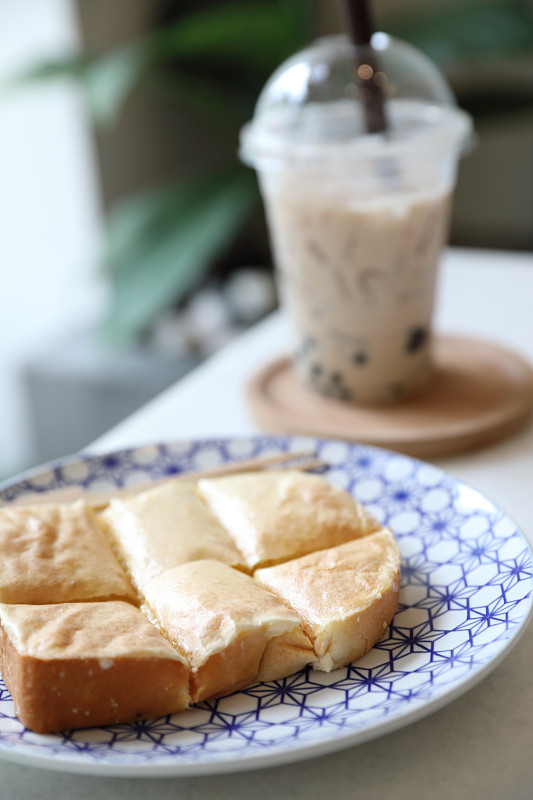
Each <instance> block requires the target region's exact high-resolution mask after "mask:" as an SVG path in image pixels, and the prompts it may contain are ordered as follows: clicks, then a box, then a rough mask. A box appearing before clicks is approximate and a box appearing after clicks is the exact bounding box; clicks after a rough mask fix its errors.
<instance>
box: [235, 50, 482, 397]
mask: <svg viewBox="0 0 533 800" xmlns="http://www.w3.org/2000/svg"><path fill="white" fill-rule="evenodd" d="M369 70H370V73H369ZM369 74H370V79H371V80H373V81H374V84H375V85H376V86H378V87H379V90H380V92H381V93H382V97H383V99H384V111H385V117H386V120H387V129H386V131H385V132H383V133H368V132H367V121H366V116H365V115H366V113H367V107H366V105H365V102H364V86H363V85H362V81H361V78H360V76H361V75H364V76H365V79H368V77H369ZM471 136H472V134H471V120H470V117H469V116H468V115H467V114H466V113H465V112H463V111H461V110H460V109H458V108H457V106H456V104H455V101H454V98H453V95H452V93H451V91H450V89H449V87H448V85H447V84H446V82H445V81H444V79H443V78H442V76H441V75H440V73H439V72H438V71H437V70H436V68H435V67H434V66H433V64H432V63H431V62H430V61H428V59H427V58H425V56H423V55H422V54H421V53H419V52H418V51H417V50H415V49H414V48H412V47H411V46H409V45H407V44H405V43H402V42H399V41H397V40H394V39H391V38H390V37H388V36H386V35H384V34H375V35H374V37H373V39H372V44H371V48H360V47H357V48H356V47H354V46H353V45H352V44H351V43H350V42H349V41H348V40H347V39H346V38H344V37H332V38H327V39H322V40H319V41H318V42H316V43H315V44H313V45H311V47H309V48H308V49H307V50H304V51H302V52H301V53H299V54H297V55H295V56H294V57H293V58H291V59H289V60H288V61H287V62H286V63H285V64H283V65H282V66H281V67H280V68H279V70H277V71H276V72H275V73H274V75H273V76H272V77H271V79H270V80H269V81H268V83H267V84H266V86H265V88H264V90H263V91H262V93H261V95H260V97H259V100H258V103H257V106H256V110H255V114H254V118H253V120H252V121H251V122H250V123H249V124H248V125H246V126H245V127H244V128H243V130H242V131H241V158H242V159H243V160H244V161H245V162H246V163H248V164H249V165H251V166H253V167H255V168H256V169H257V172H258V176H259V182H260V187H261V191H262V195H263V198H264V203H265V210H266V215H267V220H268V224H269V231H270V237H271V243H272V252H273V257H274V261H275V264H276V274H277V278H278V288H279V293H280V300H281V303H282V305H283V306H284V308H285V310H286V312H287V314H288V317H289V320H290V323H291V326H292V330H293V337H294V342H293V360H294V364H295V367H296V369H297V371H298V372H299V374H300V375H301V377H302V379H303V381H304V382H305V383H306V385H307V386H308V387H309V388H310V389H312V390H313V391H316V392H319V393H321V394H324V395H328V396H331V397H335V398H337V399H340V400H345V401H348V402H354V403H382V402H392V401H397V400H399V399H401V398H403V397H405V396H407V395H410V394H412V393H414V392H418V391H421V390H423V389H424V388H425V387H426V386H427V385H428V383H429V382H430V380H431V377H432V374H433V362H432V317H433V309H434V300H435V287H436V280H437V265H438V260H439V255H440V253H441V251H442V248H443V245H444V244H445V243H446V240H447V235H448V220H449V212H450V203H451V195H452V192H453V189H454V186H455V180H456V171H457V162H458V158H459V155H460V154H461V152H462V151H463V150H464V148H465V146H466V145H467V144H468V142H469V141H470V140H471Z"/></svg>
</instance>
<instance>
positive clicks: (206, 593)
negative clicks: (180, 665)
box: [144, 560, 313, 702]
mask: <svg viewBox="0 0 533 800" xmlns="http://www.w3.org/2000/svg"><path fill="white" fill-rule="evenodd" d="M144 596H145V600H146V603H147V605H148V606H149V608H150V609H151V612H152V614H153V616H154V617H155V618H156V619H157V620H158V621H159V624H160V625H161V628H162V630H163V631H164V632H165V635H166V636H167V637H168V639H169V640H170V641H171V642H172V643H173V644H174V645H175V646H176V647H177V648H178V649H179V651H180V652H181V653H183V654H184V656H185V658H186V659H187V661H188V663H189V665H190V668H191V671H192V674H193V676H194V675H195V674H196V673H198V672H200V673H201V683H202V694H201V695H200V696H199V695H198V694H197V693H196V692H195V691H194V689H193V690H192V691H191V694H192V697H193V702H197V701H198V699H203V697H207V696H209V695H208V694H205V692H206V691H211V693H213V692H214V693H215V694H219V693H222V692H223V693H227V692H228V691H234V689H235V688H236V687H237V686H244V685H246V684H247V683H251V682H253V681H254V680H257V679H258V675H259V673H260V666H261V661H262V658H263V655H264V652H265V649H266V647H267V644H269V643H270V642H271V641H276V642H277V647H278V649H279V650H282V651H283V649H284V642H285V639H287V641H288V645H289V646H288V652H287V653H286V654H285V657H284V659H283V660H282V662H280V664H281V666H280V672H282V673H283V675H282V674H279V675H278V676H277V677H284V676H285V675H290V674H292V673H293V672H295V671H296V670H297V669H299V668H300V665H301V664H302V661H304V662H305V663H309V661H310V660H311V659H312V658H313V650H312V647H311V644H310V642H309V640H308V639H307V637H306V636H305V634H304V633H303V630H302V627H301V622H300V618H299V616H298V615H297V614H296V613H295V612H294V611H293V610H292V609H290V608H288V607H287V606H286V605H285V604H284V603H282V602H281V601H280V600H279V599H278V598H277V597H276V596H275V595H274V594H272V593H271V592H269V591H268V590H266V589H265V588H264V587H262V586H261V585H260V584H259V583H257V582H256V581H254V580H253V579H252V578H251V577H249V576H248V575H245V574H243V573H241V572H238V571H237V570H234V569H232V568H231V567H228V566H227V565H226V564H221V563H220V562H217V561H209V560H206V561H195V562H194V563H191V564H185V565H183V566H181V567H176V568H174V569H172V570H169V571H168V572H165V573H164V574H163V575H161V576H159V578H156V579H154V580H153V581H151V582H150V583H149V584H147V585H146V586H145V592H144ZM295 637H296V638H297V641H298V643H299V647H300V650H299V651H298V653H297V656H298V658H297V660H295V659H294V658H291V653H292V652H293V651H294V641H295ZM305 649H306V651H307V653H306V657H304V656H303V651H304V650H305ZM295 663H296V666H295ZM285 670H289V671H288V672H287V671H285ZM195 680H196V679H195ZM206 687H210V688H209V689H207V688H206ZM214 687H216V688H214ZM224 687H226V688H224Z"/></svg>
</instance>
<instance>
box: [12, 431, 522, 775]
mask: <svg viewBox="0 0 533 800" xmlns="http://www.w3.org/2000/svg"><path fill="white" fill-rule="evenodd" d="M309 445H311V446H313V447H315V449H316V450H317V452H318V454H319V455H320V456H321V457H322V458H323V459H324V460H325V461H326V462H327V463H328V464H330V468H329V470H328V471H327V473H326V475H327V477H328V479H329V480H330V481H331V482H332V483H334V484H336V485H339V486H342V487H344V488H346V489H348V490H349V491H352V492H353V493H354V494H355V495H356V496H357V497H358V498H359V499H360V500H361V501H362V502H364V503H365V504H366V505H367V506H368V507H369V509H370V510H371V511H372V512H373V513H374V514H375V515H376V516H378V518H379V519H380V520H381V521H382V522H383V524H386V525H389V526H390V527H391V528H392V529H393V530H394V532H395V534H396V536H397V539H398V541H399V545H400V548H401V551H402V561H403V563H402V591H401V596H400V606H399V609H398V613H397V614H396V616H395V618H394V620H393V624H392V626H391V628H390V631H389V634H388V635H387V638H384V639H383V640H382V641H381V642H379V644H377V645H376V647H374V649H373V650H372V651H371V652H370V653H368V654H367V655H366V656H365V657H364V658H362V659H361V660H360V661H358V662H357V663H355V664H352V665H350V666H348V667H346V668H344V669H341V670H337V671H335V672H332V673H330V674H325V673H319V672H313V671H311V670H308V671H306V672H301V673H298V674H296V675H293V676H291V677H290V678H287V679H285V680H283V681H273V682H271V683H258V684H254V685H253V686H250V687H249V688H248V689H246V690H244V691H241V692H237V693H236V694H233V695H231V696H230V697H225V698H222V699H218V700H212V701H210V702H207V703H202V704H201V705H200V706H198V707H195V708H193V709H190V710H189V711H186V712H184V713H182V714H178V715H174V716H171V717H164V718H160V719H155V720H149V721H147V722H142V723H138V724H132V725H113V726H109V727H105V728H94V729H90V730H77V731H69V732H66V733H64V734H57V735H47V736H43V735H38V734H34V733H31V732H29V731H27V730H25V729H24V728H23V727H22V725H21V724H20V723H19V722H18V720H17V719H16V717H15V716H14V712H13V704H12V701H11V698H10V696H9V694H8V692H7V691H6V689H5V688H4V686H3V684H0V756H2V757H4V758H7V759H11V760H13V761H18V762H23V763H26V764H31V765H35V766H39V767H47V768H50V769H57V770H63V771H71V772H84V773H90V774H93V775H94V774H106V775H126V776H132V775H142V776H146V777H148V776H163V775H195V774H202V775H205V774H207V773H216V772H231V771H237V770H243V769H251V768H255V767H266V766H272V765H275V764H280V763H286V762H290V761H296V760H298V759H303V758H309V757H311V756H314V755H323V754H325V753H328V752H332V751H334V750H338V749H340V748H343V747H348V746H350V745H354V744H357V743H359V742H363V741H366V740H369V739H371V738H374V737H377V736H380V735H383V734H385V733H389V732H391V731H393V730H395V729H397V728H399V727H401V726H404V725H406V724H408V723H410V722H413V721H415V720H417V719H419V718H421V717H423V716H425V715H426V714H429V713H430V712H433V711H435V710H436V709H438V708H440V707H441V706H443V705H444V704H446V703H448V702H450V701H451V700H452V699H454V698H456V697H458V696H459V695H460V694H462V693H463V692H465V691H466V690H467V689H469V688H471V687H472V686H473V685H474V684H476V683H477V682H478V681H480V680H481V679H482V678H483V677H485V675H487V674H488V672H489V671H491V670H492V669H493V668H494V667H495V666H496V665H497V664H498V663H499V662H500V661H501V660H502V658H503V657H504V656H505V655H507V653H508V652H509V649H510V646H511V645H513V644H515V643H516V641H517V639H518V637H519V635H520V633H521V632H522V631H523V630H524V628H525V626H526V623H527V621H528V619H529V616H530V612H531V590H532V556H531V552H530V549H529V547H528V544H527V542H526V539H525V537H524V536H523V534H522V533H521V532H520V531H519V530H518V529H517V527H516V525H515V524H514V523H513V522H512V521H511V520H510V519H509V518H508V517H507V516H506V515H505V514H504V513H503V512H502V511H501V510H500V509H498V508H497V507H496V506H494V504H493V503H491V501H490V500H488V499H487V498H486V497H484V496H482V495H481V494H479V492H477V491H475V490H473V489H471V488H470V487H469V486H466V485H465V484H463V483H460V482H458V481H457V480H455V479H454V478H452V477H450V476H449V475H446V474H445V473H443V472H442V471H440V470H438V469H436V468H435V467H433V466H430V465H429V464H425V463H423V462H420V461H416V460H414V459H412V458H408V457H407V456H403V455H399V454H397V453H391V452H388V451H385V450H379V449H376V448H372V447H368V446H361V445H354V444H346V443H342V442H334V441H317V440H313V439H308V438H305V439H303V438H288V437H266V436H261V437H254V438H250V439H236V440H226V439H225V440H214V441H199V442H184V443H173V444H164V445H156V446H149V447H142V448H138V449H135V450H124V451H121V452H119V453H113V454H110V455H104V456H95V457H86V456H82V457H79V458H75V459H66V460H63V461H59V462H55V463H53V464H51V465H48V466H47V467H43V468H40V469H39V470H36V471H33V472H31V473H28V474H26V475H25V476H21V477H20V478H19V479H17V480H16V481H14V482H11V483H10V484H3V485H2V486H0V502H1V501H3V502H9V501H11V500H14V499H19V500H20V499H21V498H23V497H24V496H26V495H28V496H31V495H34V494H36V493H38V494H39V495H41V496H42V494H43V493H46V492H49V491H55V490H58V489H64V488H65V487H79V488H82V489H93V490H100V489H104V490H107V489H110V488H111V489H112V488H114V487H117V486H123V485H128V484H135V483H145V482H146V481H149V480H154V479H159V478H162V477H164V476H165V475H171V474H174V473H176V472H181V471H189V470H197V469H203V468H206V467H211V466H215V465H218V464H222V463H226V462H229V461H235V460H239V459H248V458H254V457H256V456H264V455H268V454H273V453H277V452H281V451H289V450H293V451H294V450H300V449H302V447H307V446H309Z"/></svg>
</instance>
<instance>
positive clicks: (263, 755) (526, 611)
mask: <svg viewBox="0 0 533 800" xmlns="http://www.w3.org/2000/svg"><path fill="white" fill-rule="evenodd" d="M252 442H255V443H258V442H265V443H271V444H273V445H275V447H276V449H280V450H281V447H280V446H279V445H280V443H281V442H283V443H285V444H286V445H287V447H286V448H285V451H290V449H293V448H291V444H292V445H294V444H295V443H298V445H301V443H302V442H306V443H315V444H316V443H321V444H330V443H332V444H340V445H343V446H345V447H349V448H357V449H361V450H364V451H372V452H376V453H377V454H378V455H382V456H384V457H387V458H388V457H391V456H392V457H400V458H404V459H406V460H407V461H409V462H415V463H416V464H419V465H422V466H429V467H430V468H431V469H432V470H434V471H436V472H437V473H439V475H440V476H442V477H444V478H446V479H448V480H451V481H452V483H453V485H454V486H461V487H465V488H467V489H469V490H473V491H474V492H475V493H476V494H477V495H479V496H480V497H481V498H483V499H484V500H485V501H486V502H487V503H489V504H490V506H491V508H492V510H493V511H497V512H501V513H502V514H503V516H504V517H505V518H506V519H507V520H509V521H510V522H511V523H512V524H513V526H514V527H515V528H516V532H517V533H518V534H519V536H520V538H521V541H522V543H523V545H524V546H525V548H526V549H527V550H528V552H529V556H530V559H531V562H532V564H533V547H532V546H531V544H530V542H529V540H528V539H527V536H526V535H525V533H524V532H523V530H522V529H521V527H520V526H519V525H518V524H517V523H516V522H515V521H514V519H513V518H512V517H511V515H509V514H508V513H507V512H506V511H505V510H504V509H503V508H501V506H499V505H498V504H497V503H495V502H494V501H493V500H491V499H490V497H488V496H487V495H486V494H485V493H484V492H483V491H481V490H479V489H477V488H476V487H474V486H472V485H471V484H469V483H467V482H465V481H463V480H462V479H460V478H457V477H456V476H454V475H453V474H451V473H449V472H447V471H446V470H444V469H442V468H441V467H439V466H436V465H434V464H431V462H428V461H425V460H423V459H420V458H417V457H416V456H411V455H409V454H405V453H399V452H397V451H393V450H389V449H387V448H384V447H381V446H379V445H374V444H366V443H364V442H360V443H359V442H352V441H346V440H342V439H339V438H332V437H321V436H313V435H310V434H292V435H291V434H250V435H245V436H244V435H239V436H209V437H201V438H200V437H195V438H192V439H191V438H190V439H173V440H168V441H155V442H148V443H144V444H139V445H131V446H128V447H122V448H119V449H114V450H109V451H106V450H102V451H94V452H93V451H91V450H90V448H86V449H84V450H82V451H80V452H78V453H72V454H69V455H66V456H62V457H59V458H56V459H52V460H50V461H48V462H43V463H42V464H39V465H37V466H34V467H31V468H29V469H27V470H24V471H22V472H20V473H18V474H16V475H14V476H12V477H10V478H8V479H6V480H3V481H1V482H0V506H1V505H3V504H4V502H5V500H4V498H3V494H4V493H5V492H6V491H8V490H9V489H14V488H16V487H17V486H19V485H20V484H22V483H26V482H28V481H31V480H32V478H37V477H39V476H42V475H44V474H46V473H53V472H54V471H57V470H59V469H64V468H68V467H69V466H75V465H77V464H79V463H82V462H91V461H95V460H98V459H106V458H110V457H116V458H124V457H125V456H126V455H128V454H133V453H137V452H139V451H146V450H152V449H153V450H154V451H155V452H158V451H160V449H161V448H163V447H166V448H172V447H183V448H189V449H190V448H191V447H192V446H200V447H205V446H209V445H211V444H213V445H217V446H218V447H220V445H227V444H231V443H252ZM233 460H237V459H233ZM223 463H226V459H224V462H223ZM72 485H74V486H75V485H79V484H76V483H73V484H72ZM46 493H47V491H46V489H44V490H43V491H42V492H39V491H34V492H33V494H35V495H37V496H39V497H41V496H44V495H46ZM7 504H9V502H8V503H7ZM529 583H530V585H531V591H530V592H529V595H528V596H526V597H524V598H522V600H521V601H520V602H521V604H522V610H523V614H522V616H521V617H520V619H519V620H518V621H517V625H516V627H515V628H514V629H513V631H512V633H511V635H510V636H509V638H508V639H507V640H504V641H503V642H502V643H501V645H500V647H499V649H498V651H497V652H496V653H495V654H494V655H492V656H491V657H490V658H489V660H488V661H487V662H486V663H483V664H481V665H479V666H478V667H477V668H476V669H475V670H474V671H473V674H471V673H470V672H469V673H467V674H466V675H464V676H462V677H461V678H460V679H459V680H458V681H457V682H456V683H453V684H452V685H451V686H449V685H444V686H443V687H441V688H440V690H438V691H437V693H436V696H435V697H432V698H430V699H429V700H424V701H421V702H420V703H418V704H416V705H415V706H414V707H413V708H407V709H405V710H402V713H400V714H398V715H397V716H395V717H392V718H388V717H387V718H385V719H379V720H375V721H374V722H373V723H371V724H370V725H368V726H364V727H363V728H361V729H358V730H355V731H353V730H352V731H348V732H343V731H340V732H337V734H336V735H334V736H328V737H327V738H326V739H321V740H319V741H311V742H304V743H303V744H301V743H298V744H297V745H296V746H294V747H290V748H286V747H284V746H283V744H281V745H279V746H277V747H276V748H274V749H271V750H270V751H269V750H268V749H265V750H263V751H260V752H259V753H253V754H244V755H243V754H238V753H237V754H235V753H234V752H233V751H231V752H230V753H229V755H226V754H224V753H221V754H220V757H216V758H215V757H212V758H210V759H208V760H191V759H189V760H188V761H179V762H172V761H171V760H170V761H169V762H168V763H167V762H166V761H165V762H163V761H162V760H160V759H159V758H156V759H154V761H152V762H150V761H143V762H142V763H141V762H137V763H135V761H132V762H131V763H126V759H128V758H131V759H134V758H135V754H131V755H125V756H124V761H123V762H122V763H121V762H120V761H115V762H111V761H98V760H93V759H90V760H86V759H84V758H83V757H82V755H81V754H80V753H77V754H76V753H72V754H70V753H69V756H68V757H67V756H65V755H63V754H58V753H57V752H56V751H50V750H45V752H44V753H43V754H41V753H35V752H34V751H33V746H32V747H31V750H30V749H29V747H28V749H29V752H26V751H22V750H20V749H18V748H17V746H16V744H15V745H12V744H10V743H6V742H4V741H3V735H2V733H1V732H0V759H2V760H5V761H10V762H12V763H17V764H23V765H26V766H32V767H37V768H42V769H47V770H51V771H55V772H65V773H71V774H91V775H99V776H107V777H145V778H149V777H154V778H158V777H180V776H183V777H191V776H198V775H215V774H228V773H237V772H246V771H252V770H255V769H262V768H270V767H273V766H278V765H286V764H291V763H297V762H300V761H304V760H307V759H309V758H313V757H319V756H323V755H328V754H331V753H334V752H339V751H341V750H344V749H347V748H349V747H352V746H356V745H358V744H362V743H364V742H370V741H373V740H375V739H377V738H380V737H381V736H385V735H387V734H389V733H393V732H394V731H397V730H400V729H401V728H404V727H406V726H408V725H411V724H413V723H415V722H418V721H420V720H421V719H424V718H425V717H427V716H430V715H432V714H433V713H435V712H437V711H438V710H440V709H441V708H443V707H445V706H446V705H448V704H450V703H452V702H454V701H455V700H456V699H458V698H459V697H461V696H462V695H464V694H465V693H467V692H468V691H470V689H473V688H474V687H475V686H477V685H478V684H479V683H481V682H482V681H483V680H484V679H485V678H486V677H487V676H488V675H489V674H490V673H491V672H493V671H494V670H495V669H496V668H497V667H498V666H499V665H500V664H501V663H502V662H503V661H504V660H505V658H507V656H508V655H509V654H510V653H511V651H512V649H513V648H514V647H515V646H516V645H517V644H518V642H519V641H520V640H521V638H522V636H523V635H524V633H525V631H526V630H527V628H528V625H529V623H530V621H531V619H532V618H533V576H532V577H530V579H529ZM524 603H525V604H526V606H524Z"/></svg>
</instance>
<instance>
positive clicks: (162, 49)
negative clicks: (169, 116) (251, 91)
mask: <svg viewBox="0 0 533 800" xmlns="http://www.w3.org/2000/svg"><path fill="white" fill-rule="evenodd" d="M307 18H308V14H305V12H304V6H303V4H302V3H300V2H297V1H296V0H277V2H273V1H272V0H271V2H265V0H263V1H262V2H251V1H250V0H249V2H246V3H235V2H233V3H224V4H222V5H215V6H210V7H208V8H202V9H200V10H198V11H196V12H195V13H191V14H188V15H186V16H185V17H182V18H180V19H179V20H178V21H177V22H175V23H173V24H172V25H170V26H169V27H168V28H166V29H164V30H163V31H161V32H159V33H156V34H155V35H154V36H152V39H151V42H150V51H151V54H152V57H154V58H156V59H159V60H161V59H168V58H177V59H180V58H185V57H191V56H194V57H200V58H205V57H207V58H209V59H213V58H225V59H231V60H232V61H241V62H243V66H244V65H245V68H246V69H247V70H250V69H255V68H259V69H260V70H261V71H266V72H267V73H268V72H270V71H271V70H272V69H273V68H274V67H275V66H277V65H278V64H279V63H280V62H281V61H282V60H284V59H285V58H287V56H288V55H289V54H291V53H292V52H294V49H295V48H296V47H298V46H299V44H300V43H302V42H303V41H304V40H305V37H306V35H307V25H306V20H307ZM265 77H266V76H265Z"/></svg>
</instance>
